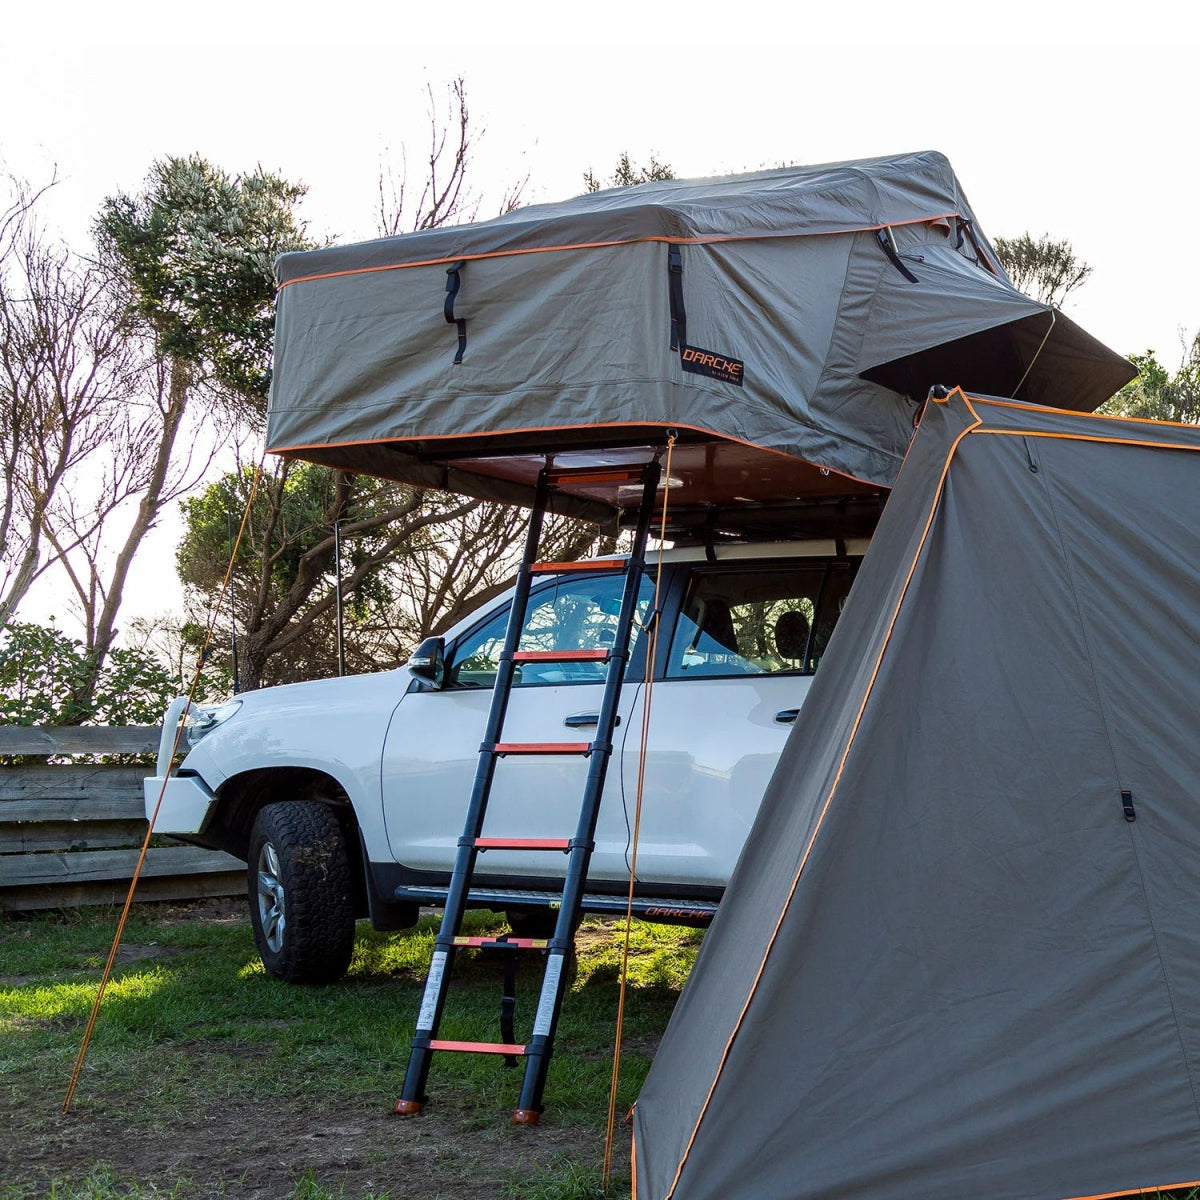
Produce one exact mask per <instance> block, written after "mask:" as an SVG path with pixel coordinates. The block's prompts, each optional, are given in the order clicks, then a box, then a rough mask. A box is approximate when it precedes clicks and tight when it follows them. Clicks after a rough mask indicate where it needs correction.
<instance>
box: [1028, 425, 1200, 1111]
mask: <svg viewBox="0 0 1200 1200" xmlns="http://www.w3.org/2000/svg"><path fill="white" fill-rule="evenodd" d="M1026 446H1028V442H1026ZM1039 474H1041V475H1042V484H1043V487H1044V488H1045V494H1046V501H1047V504H1048V506H1049V509H1050V518H1051V520H1052V521H1053V522H1054V531H1055V534H1056V535H1057V537H1058V543H1059V550H1060V552H1061V554H1062V559H1063V566H1064V568H1065V571H1066V576H1067V584H1068V586H1069V587H1070V589H1071V600H1072V603H1073V604H1074V606H1075V616H1076V619H1077V621H1078V623H1079V632H1080V635H1081V636H1082V638H1083V645H1084V650H1085V653H1086V654H1087V664H1088V674H1089V676H1090V677H1091V680H1092V690H1093V693H1094V695H1095V698H1096V707H1097V709H1098V710H1099V712H1100V721H1101V723H1102V725H1103V727H1104V740H1105V743H1106V744H1107V746H1108V753H1109V758H1110V759H1111V761H1112V768H1113V777H1114V780H1115V782H1116V790H1117V791H1118V792H1119V791H1120V790H1121V768H1120V764H1119V763H1118V762H1117V750H1116V745H1115V741H1114V738H1113V733H1112V723H1111V721H1110V719H1109V714H1108V706H1107V705H1106V704H1105V701H1104V693H1103V691H1102V689H1101V687H1100V680H1099V678H1098V676H1097V675H1096V663H1095V658H1094V656H1093V654H1092V640H1091V638H1090V637H1089V636H1088V625H1087V620H1086V619H1085V617H1084V613H1083V606H1082V604H1081V603H1080V599H1079V590H1078V588H1077V587H1076V584H1075V572H1074V570H1073V569H1072V561H1071V553H1070V551H1069V550H1068V548H1067V540H1066V538H1065V536H1064V535H1063V531H1062V525H1061V524H1060V522H1059V519H1058V510H1057V508H1056V507H1055V504H1054V482H1053V480H1052V479H1050V478H1049V477H1048V476H1047V475H1046V474H1045V472H1044V471H1042V472H1039ZM1126 831H1127V836H1128V838H1129V847H1130V850H1131V851H1132V854H1133V865H1134V869H1135V870H1136V872H1137V879H1138V886H1139V887H1140V889H1141V893H1142V901H1143V903H1144V904H1145V907H1146V920H1147V923H1148V924H1149V926H1150V936H1151V937H1152V938H1153V940H1154V954H1155V957H1156V958H1157V959H1158V969H1159V973H1160V975H1161V976H1162V982H1163V988H1164V990H1165V991H1166V994H1167V1003H1168V1004H1169V1005H1170V1009H1171V1021H1172V1023H1173V1024H1174V1026H1175V1036H1176V1038H1177V1039H1178V1041H1179V1053H1180V1057H1181V1058H1182V1059H1183V1069H1184V1071H1185V1073H1186V1074H1187V1080H1188V1087H1189V1089H1190V1090H1191V1093H1192V1104H1193V1106H1194V1107H1195V1109H1196V1117H1197V1120H1198V1121H1200V1091H1197V1087H1196V1078H1195V1075H1194V1073H1193V1070H1192V1063H1191V1060H1190V1059H1189V1057H1188V1052H1187V1043H1186V1041H1185V1040H1184V1036H1183V1029H1182V1026H1181V1023H1180V1020H1179V1006H1178V1005H1177V1004H1176V1002H1175V991H1174V988H1172V986H1171V978H1170V976H1169V975H1168V974H1167V966H1166V960H1165V957H1164V955H1163V951H1162V945H1161V943H1160V942H1159V940H1158V929H1157V927H1156V926H1155V922H1154V910H1153V908H1152V906H1151V904H1150V894H1149V892H1148V891H1147V889H1146V876H1145V873H1144V872H1143V870H1142V863H1141V859H1140V858H1139V856H1138V850H1137V842H1136V840H1135V838H1134V836H1133V824H1132V822H1129V823H1127V824H1126Z"/></svg>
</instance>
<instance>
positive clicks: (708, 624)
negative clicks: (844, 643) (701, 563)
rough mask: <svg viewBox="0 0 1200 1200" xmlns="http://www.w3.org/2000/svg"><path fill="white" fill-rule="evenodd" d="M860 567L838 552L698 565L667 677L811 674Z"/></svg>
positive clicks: (677, 632) (677, 624)
mask: <svg viewBox="0 0 1200 1200" xmlns="http://www.w3.org/2000/svg"><path fill="white" fill-rule="evenodd" d="M856 566H857V563H856V562H854V561H852V560H846V559H836V560H815V561H814V560H805V561H803V562H798V563H795V564H792V563H772V564H770V565H769V566H767V565H762V564H759V565H756V566H754V567H746V568H740V567H739V568H713V569H711V570H706V569H699V570H696V571H695V572H694V573H693V575H692V577H691V580H690V581H689V583H688V589H687V594H686V596H685V598H684V602H683V608H682V610H681V611H680V614H679V620H678V621H677V622H676V625H675V634H674V636H673V637H672V639H671V650H670V655H669V658H668V662H667V672H666V673H667V678H668V679H694V678H697V677H700V676H737V675H775V674H781V673H791V674H801V675H811V674H812V673H813V672H814V671H816V669H817V666H818V665H819V664H820V661H821V657H822V655H823V654H824V653H825V647H826V646H827V645H828V644H829V638H830V636H831V635H832V633H833V629H834V626H835V625H836V624H837V619H838V616H839V615H840V614H841V611H842V608H843V606H844V605H845V602H846V596H847V594H848V593H849V591H850V584H851V582H852V581H853V572H854V569H855V567H856Z"/></svg>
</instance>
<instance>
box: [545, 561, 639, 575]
mask: <svg viewBox="0 0 1200 1200" xmlns="http://www.w3.org/2000/svg"><path fill="white" fill-rule="evenodd" d="M529 570H530V573H531V574H533V575H561V574H564V573H565V572H568V571H582V572H593V573H599V572H601V571H624V570H625V564H624V563H623V562H621V561H620V560H619V559H615V558H577V559H575V560H574V561H573V562H543V563H530V564H529Z"/></svg>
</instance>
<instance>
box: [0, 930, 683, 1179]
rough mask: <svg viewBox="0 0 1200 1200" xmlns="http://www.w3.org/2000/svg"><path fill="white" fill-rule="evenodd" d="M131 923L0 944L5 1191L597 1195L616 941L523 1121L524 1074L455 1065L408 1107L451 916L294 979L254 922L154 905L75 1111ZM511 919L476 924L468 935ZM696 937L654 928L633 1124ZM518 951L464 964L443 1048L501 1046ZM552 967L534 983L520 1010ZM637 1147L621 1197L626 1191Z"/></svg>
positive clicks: (623, 1163) (601, 957) (637, 952)
mask: <svg viewBox="0 0 1200 1200" xmlns="http://www.w3.org/2000/svg"><path fill="white" fill-rule="evenodd" d="M114 924H115V922H114V918H113V916H112V914H110V913H95V912H88V911H82V912H81V911H76V912H74V913H65V914H56V915H53V916H40V917H34V918H27V919H8V920H5V921H4V929H3V933H4V936H3V941H2V945H0V1200H35V1198H37V1200H40V1198H41V1197H53V1198H54V1200H77V1198H78V1200H84V1198H86V1200H109V1198H110V1197H111V1198H114V1200H115V1198H116V1197H123V1198H128V1200H139V1198H142V1197H151V1196H153V1197H159V1196H169V1197H173V1198H175V1200H200V1198H204V1200H208V1198H210V1197H234V1196H236V1197H263V1198H266V1197H271V1198H272V1200H274V1198H276V1197H280V1198H282V1197H288V1198H290V1200H325V1198H326V1197H341V1198H342V1200H360V1198H361V1200H366V1198H367V1197H377V1198H380V1200H382V1197H384V1196H391V1197H392V1198H393V1200H399V1197H401V1196H405V1197H409V1196H412V1197H422V1198H434V1197H439V1196H441V1197H446V1198H451V1197H453V1198H454V1200H470V1198H472V1197H477V1196H478V1197H485V1196H486V1197H497V1196H499V1197H512V1198H514V1200H572V1198H577V1200H585V1198H588V1197H595V1196H599V1195H600V1194H601V1193H600V1189H599V1164H600V1162H601V1156H602V1151H603V1137H604V1121H605V1111H606V1105H607V1095H608V1084H609V1075H610V1071H611V1054H612V1044H613V1036H614V1020H615V1013H616V999H617V983H616V980H617V970H618V962H619V951H620V945H619V941H618V939H617V938H616V937H615V936H614V931H613V929H612V927H611V926H608V925H604V924H602V923H600V922H599V921H594V920H593V921H588V922H586V923H585V925H584V926H583V928H582V929H581V931H580V937H579V948H580V954H579V967H578V973H577V976H576V979H575V982H574V985H573V990H572V993H571V995H570V997H569V999H568V1002H567V1004H566V1006H565V1009H564V1013H563V1017H562V1021H561V1024H560V1031H559V1040H558V1051H557V1053H556V1056H555V1058H554V1060H553V1062H552V1065H551V1070H550V1078H549V1083H548V1085H547V1092H546V1100H547V1112H546V1115H545V1116H544V1118H543V1121H542V1124H541V1125H539V1126H538V1127H537V1128H536V1129H523V1128H514V1127H513V1126H512V1125H511V1123H510V1118H511V1111H512V1109H513V1107H515V1104H516V1097H517V1093H518V1090H519V1085H520V1071H519V1070H515V1069H514V1070H508V1069H505V1067H504V1066H503V1064H502V1063H501V1062H500V1061H499V1060H497V1059H495V1058H493V1057H491V1056H486V1057H485V1056H471V1055H454V1054H442V1055H439V1056H437V1057H436V1059H435V1061H434V1066H433V1072H432V1074H431V1078H430V1094H431V1097H432V1102H431V1104H430V1105H429V1107H428V1109H427V1111H426V1113H424V1114H423V1115H422V1116H421V1117H419V1118H416V1119H408V1120H404V1119H399V1118H395V1117H394V1116H392V1112H391V1110H392V1107H393V1104H394V1101H395V1097H396V1095H397V1094H398V1089H399V1086H400V1083H401V1079H402V1076H403V1070H404V1062H405V1059H406V1057H407V1048H408V1040H409V1038H410V1037H411V1034H412V1019H413V1016H414V1014H415V1012H416V1009H417V1007H418V1000H419V995H420V989H421V986H422V984H423V981H424V972H425V967H426V965H427V963H428V959H429V954H430V952H431V949H432V944H433V936H434V932H435V930H436V919H428V920H425V921H422V923H421V925H420V926H418V928H417V929H416V930H413V931H409V932H407V933H403V934H391V935H384V934H377V933H375V932H373V931H371V930H370V929H369V928H368V927H367V926H366V925H362V926H360V936H359V939H358V944H357V947H356V950H355V956H354V961H353V963H352V966H351V970H350V975H349V977H348V979H346V980H345V981H344V982H342V983H340V984H338V985H335V986H332V987H327V988H297V987H289V986H287V985H284V984H281V983H279V982H278V981H276V980H274V979H273V978H271V977H270V976H268V975H266V974H265V972H264V971H263V969H262V967H261V965H260V964H259V962H258V958H257V955H256V953H255V950H254V945H253V941H252V939H251V937H250V933H249V928H248V924H247V922H246V920H245V916H244V911H229V906H226V907H225V909H218V910H217V911H215V912H214V911H213V909H212V908H211V907H208V908H205V907H200V908H198V909H194V910H191V911H180V910H169V909H161V908H158V907H157V906H146V907H145V908H144V909H140V910H138V911H137V912H136V913H135V915H134V917H133V919H132V920H131V922H130V925H129V928H128V929H127V931H126V935H125V940H124V947H123V949H122V951H121V958H120V961H119V965H118V967H117V970H116V972H115V974H114V977H113V981H112V983H111V984H110V986H109V989H108V992H107V994H106V997H105V1002H104V1008H103V1010H102V1014H101V1019H100V1022H99V1025H98V1028H97V1032H96V1036H95V1039H94V1041H93V1043H92V1047H91V1051H90V1053H89V1056H88V1060H87V1067H86V1070H85V1072H84V1075H83V1079H82V1081H81V1085H80V1088H79V1092H78V1095H77V1097H76V1101H75V1105H74V1108H73V1110H72V1112H71V1114H69V1115H68V1116H62V1115H61V1114H60V1113H59V1112H58V1108H59V1105H60V1104H61V1101H62V1096H63V1093H64V1092H65V1090H66V1087H67V1082H68V1079H69V1076H70V1070H71V1063H72V1060H73V1058H74V1055H75V1053H76V1050H77V1049H78V1046H79V1041H80V1038H81V1036H82V1032H83V1027H84V1024H85V1022H86V1019H87V1014H88V1010H89V1007H90V1004H91V1001H92V998H93V996H94V989H95V985H96V982H97V979H98V977H99V972H100V968H101V966H102V965H103V961H104V958H105V956H106V954H107V949H108V944H109V941H110V939H111V936H112V930H113V927H114ZM501 928H503V926H502V922H501V921H500V919H499V918H492V917H490V915H488V914H476V915H474V916H473V917H472V918H471V930H470V931H471V932H484V931H487V930H491V929H496V930H499V929H501ZM699 936H700V935H699V934H697V933H695V932H691V931H687V930H678V929H668V928H664V927H661V926H653V925H641V924H639V925H637V926H635V929H634V935H633V943H634V954H633V959H632V964H631V986H632V994H631V999H630V1002H629V1004H628V1007H627V1021H626V1031H625V1042H624V1046H625V1051H624V1058H623V1062H624V1064H625V1066H624V1070H623V1083H622V1089H621V1096H620V1104H621V1112H622V1113H623V1112H624V1111H625V1109H627V1108H628V1106H629V1105H630V1104H631V1103H632V1101H633V1098H634V1097H635V1096H636V1094H637V1090H638V1088H639V1086H640V1084H641V1081H642V1079H643V1078H644V1077H645V1073H646V1071H647V1069H648V1068H649V1064H650V1060H651V1058H652V1056H653V1053H654V1049H655V1047H656V1046H657V1043H658V1039H659V1037H660V1035H661V1033H662V1030H663V1029H664V1028H665V1026H666V1022H667V1018H668V1017H669V1015H670V1012H671V1008H672V1007H673V1005H674V1003H675V999H676V997H677V995H678V991H679V988H680V987H681V985H682V983H683V980H684V978H685V976H686V974H687V971H688V969H689V967H690V965H691V961H692V959H693V957H694V955H695V951H696V947H697V946H698V944H699ZM498 957H499V956H484V955H481V954H479V953H477V952H467V953H466V954H464V955H461V956H460V961H459V965H458V966H457V967H456V972H455V985H454V988H453V989H452V994H451V1005H450V1007H449V1008H448V1010H447V1017H446V1019H445V1020H444V1022H443V1026H442V1036H444V1037H447V1038H458V1039H476V1040H486V1041H495V1040H499V1031H498V1013H499V998H500V992H501V974H500V966H499V963H498V962H497V959H498ZM538 982H539V972H538V970H537V966H536V964H535V963H534V962H533V961H532V960H530V962H529V965H528V966H527V967H525V968H524V969H523V970H522V971H521V973H520V975H519V977H518V992H519V997H518V1030H519V1029H520V1019H521V1014H522V1013H524V1014H525V1015H526V1019H527V1020H528V1018H529V1014H531V1013H532V1011H533V1008H534V1007H535V1006H536V991H537V986H538ZM628 1157H629V1137H628V1131H627V1130H622V1131H621V1136H620V1139H619V1143H618V1147H617V1157H616V1164H617V1171H616V1176H615V1187H614V1188H613V1190H612V1191H611V1192H610V1195H612V1196H615V1197H620V1196H622V1195H628V1190H629V1169H628Z"/></svg>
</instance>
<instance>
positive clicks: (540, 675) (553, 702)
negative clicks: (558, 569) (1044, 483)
mask: <svg viewBox="0 0 1200 1200" xmlns="http://www.w3.org/2000/svg"><path fill="white" fill-rule="evenodd" d="M624 581H625V577H624V574H623V573H622V572H621V566H620V564H619V563H618V564H614V572H613V574H611V575H580V576H575V577H572V576H570V575H563V576H557V577H555V578H554V579H552V580H551V581H549V582H548V583H546V584H544V585H542V586H540V587H537V588H535V590H534V591H533V592H532V594H531V596H530V601H529V606H528V610H527V615H526V620H525V624H524V628H523V630H522V634H521V641H520V645H519V648H520V649H521V650H595V649H601V648H608V647H611V646H612V644H613V638H614V636H615V630H616V625H617V617H618V613H619V610H620V601H621V592H622V589H623V587H624ZM653 590H654V588H653V580H652V579H647V580H643V584H642V590H641V593H640V599H639V609H638V619H639V621H640V620H641V619H644V617H645V613H646V610H647V609H648V607H649V604H650V601H651V598H652V596H653ZM508 608H509V606H508V604H507V603H505V604H503V605H502V606H500V607H498V608H496V609H494V610H493V611H492V612H491V613H489V614H488V615H487V616H486V617H485V618H484V619H482V620H481V621H480V623H479V624H478V625H476V626H475V627H474V628H472V629H470V630H468V631H467V632H466V633H465V634H463V635H462V636H461V637H459V638H457V639H455V641H454V642H453V644H451V645H450V646H448V647H447V663H446V679H445V685H444V686H443V687H442V688H440V689H438V690H423V689H422V690H416V688H415V687H414V689H413V690H411V691H410V692H409V693H408V694H407V695H406V696H405V697H404V698H403V700H402V701H401V703H400V704H399V705H398V706H397V708H396V711H395V712H394V714H393V716H392V721H391V724H390V727H389V729H388V734H387V738H386V741H385V744H384V753H383V780H382V782H383V798H384V819H385V824H386V828H387V834H388V841H389V845H390V847H391V850H392V853H393V856H394V857H395V859H396V860H397V861H398V862H401V863H403V864H404V865H405V866H407V867H411V868H415V869H420V870H432V871H439V872H444V871H446V870H447V869H448V868H449V866H450V865H451V864H452V862H453V858H454V853H455V848H456V846H457V842H458V839H459V837H460V836H461V835H462V832H463V824H464V821H465V817H466V810H467V805H468V802H469V800H470V795H471V788H472V784H473V781H474V778H475V771H476V766H477V763H478V759H479V747H480V743H481V742H482V740H483V733H484V727H485V724H486V720H487V714H488V709H489V707H490V705H491V700H492V690H493V686H494V684H495V679H496V672H497V669H498V666H499V661H500V651H501V649H502V648H503V645H504V637H505V631H506V628H507V623H508ZM641 642H642V635H641V632H640V628H639V626H638V625H637V624H635V631H634V638H633V654H634V658H633V660H632V661H631V664H630V674H629V678H630V679H635V678H640V676H641V675H642V673H643V672H644V665H643V664H644V658H641V657H640V656H641V655H642V653H643V651H642V649H641ZM515 670H516V675H515V683H514V686H513V688H512V691H511V693H510V697H509V703H508V712H507V715H506V718H505V722H504V729H503V740H504V741H506V742H587V741H591V740H592V739H593V738H594V737H595V736H596V732H597V718H598V714H599V711H600V702H601V698H602V694H603V690H604V676H605V672H606V670H607V667H606V664H605V663H603V662H595V661H593V662H567V663H522V664H520V665H519V666H518V667H517V668H516V669H515ZM635 698H636V688H635V687H631V686H627V687H626V688H625V689H624V691H623V694H622V699H621V705H620V712H621V714H622V724H621V725H620V726H619V727H618V728H617V730H615V731H614V748H615V752H614V758H616V756H617V748H619V746H620V741H621V736H622V734H623V732H624V730H625V728H626V727H627V725H628V716H629V711H630V709H631V707H632V705H633V703H634V701H635ZM587 766H588V760H587V759H586V758H584V757H581V756H572V757H565V756H557V755H556V756H542V755H538V756H518V755H509V756H506V757H503V758H501V759H500V760H499V761H498V762H497V764H496V773H495V777H494V781H493V785H492V791H491V796H490V798H489V802H488V809H487V816H486V819H485V822H484V836H486V837H518V838H534V837H536V838H553V837H572V836H574V833H575V828H576V824H577V822H578V819H579V813H580V808H581V805H582V800H583V786H584V779H585V776H586V774H587ZM621 785H622V780H621V771H620V768H619V765H618V764H617V763H616V762H612V763H610V768H609V771H608V777H607V780H606V787H605V793H604V796H605V799H604V801H603V802H602V804H601V816H600V825H599V827H598V829H597V843H598V846H597V854H596V857H595V858H594V859H593V863H594V866H595V869H596V870H597V871H602V870H603V869H604V865H605V863H606V862H607V860H608V859H610V858H612V857H613V856H614V855H617V856H618V858H619V861H620V862H623V861H624V852H625V845H626V831H625V826H624V819H623V812H622V808H621V804H620V796H619V793H620V789H621ZM613 794H615V795H616V797H617V799H616V802H615V803H613V802H611V801H610V800H609V797H610V796H611V795H613ZM608 865H609V866H610V867H611V864H608ZM564 866H565V858H564V857H562V856H559V855H555V854H549V853H545V852H530V851H520V852H517V851H503V850H489V851H487V852H486V853H485V854H484V855H483V856H482V857H481V859H480V863H479V867H478V871H479V873H480V874H481V875H496V874H500V875H510V876H511V875H518V876H530V877H532V876H539V877H546V876H552V875H556V874H557V875H561V874H562V871H563V869H564Z"/></svg>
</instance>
